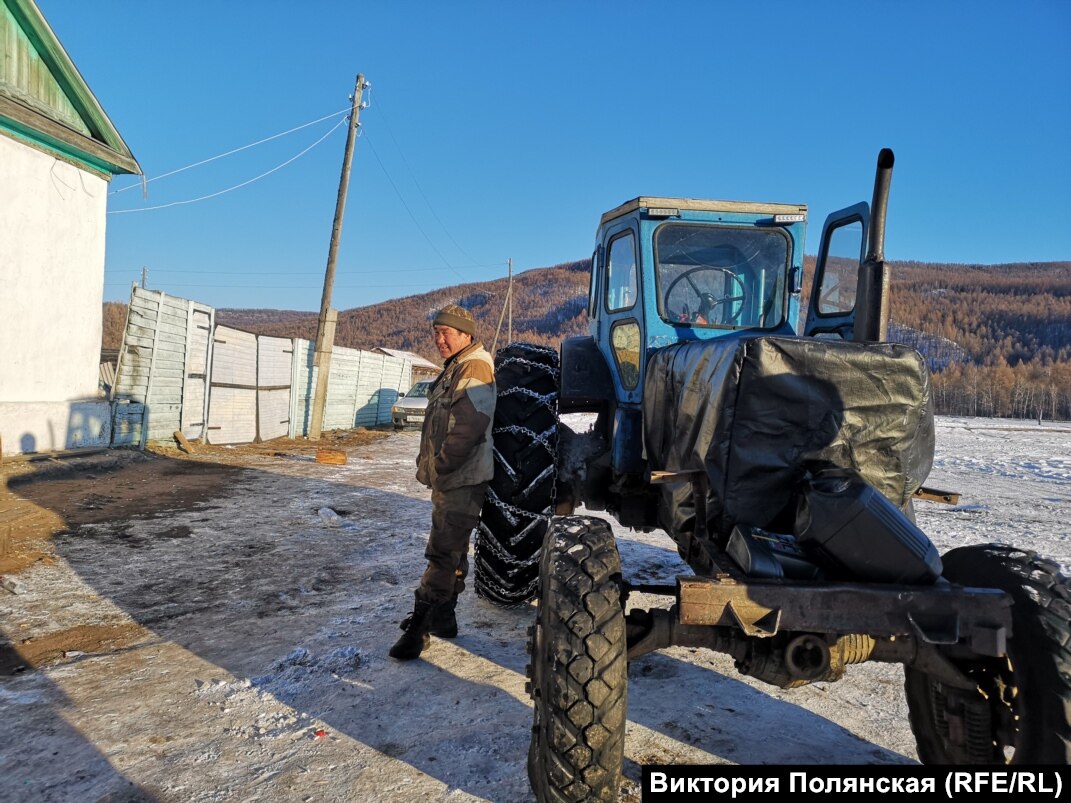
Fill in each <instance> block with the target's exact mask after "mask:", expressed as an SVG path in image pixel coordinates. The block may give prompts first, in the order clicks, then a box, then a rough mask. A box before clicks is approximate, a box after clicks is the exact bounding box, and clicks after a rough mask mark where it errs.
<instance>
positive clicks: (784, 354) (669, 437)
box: [643, 337, 934, 543]
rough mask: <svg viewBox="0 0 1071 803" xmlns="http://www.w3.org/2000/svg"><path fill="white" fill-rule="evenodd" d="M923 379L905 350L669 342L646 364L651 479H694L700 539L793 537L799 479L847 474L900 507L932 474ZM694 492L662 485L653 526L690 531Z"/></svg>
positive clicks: (781, 342) (817, 343)
mask: <svg viewBox="0 0 1071 803" xmlns="http://www.w3.org/2000/svg"><path fill="white" fill-rule="evenodd" d="M929 382H930V380H929V372H928V370H927V369H926V366H925V363H924V362H923V360H922V357H921V356H920V355H919V354H918V352H916V351H915V350H914V349H911V348H909V347H906V346H900V345H896V344H889V343H880V344H862V343H850V342H843V341H834V340H818V339H814V338H793V337H758V338H753V339H745V340H742V341H741V340H739V339H735V338H734V339H731V340H730V339H728V338H726V339H722V340H707V341H692V342H688V343H679V344H676V345H673V346H669V347H667V348H664V349H661V350H659V351H657V352H655V353H654V355H652V357H651V359H650V362H649V363H648V365H647V378H646V383H645V386H644V401H643V407H644V409H643V419H644V427H645V431H644V437H645V448H646V451H647V462H648V466H649V467H650V468H651V469H652V470H664V471H696V470H704V471H705V472H706V475H707V480H708V483H709V488H710V491H709V497H708V502H707V513H708V522H707V531H708V532H709V533H710V536H711V537H713V538H717V539H719V540H721V539H724V538H726V537H727V536H728V534H729V533H730V532H731V530H732V528H733V526H734V525H737V524H745V525H750V526H752V527H762V528H769V529H771V530H775V531H779V532H791V531H792V515H793V514H794V511H795V495H796V492H797V490H798V489H799V487H800V484H801V481H802V480H803V479H804V478H805V476H806V475H807V472H808V471H814V470H818V469H821V468H828V467H831V466H836V467H841V468H848V469H854V470H855V471H856V472H858V474H859V475H860V476H861V477H862V478H863V479H864V480H866V481H867V482H869V483H870V484H871V485H873V486H874V487H875V488H876V489H877V490H878V491H880V492H881V493H882V494H883V495H884V496H885V497H886V498H887V499H888V500H889V501H890V502H892V503H893V504H895V505H897V506H898V507H901V508H902V507H904V506H905V505H906V504H907V502H908V501H909V500H910V499H911V496H912V494H913V493H914V492H915V490H916V489H918V488H919V486H921V485H922V483H923V481H924V480H925V479H926V476H927V475H928V474H929V472H930V468H931V467H932V465H933V452H934V427H933V409H932V404H931V401H930V384H929ZM694 518H695V514H694V504H693V503H692V486H691V483H690V482H688V481H687V480H681V481H678V482H674V483H670V484H667V485H664V486H662V495H661V498H660V500H659V520H660V524H661V525H662V527H664V528H665V529H666V531H667V532H668V533H670V535H672V536H673V537H674V538H675V539H676V540H677V541H678V543H680V542H681V540H682V536H684V537H685V539H687V538H688V537H690V534H691V533H692V532H693V531H694V525H695V522H694Z"/></svg>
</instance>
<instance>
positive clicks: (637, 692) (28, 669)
mask: <svg viewBox="0 0 1071 803" xmlns="http://www.w3.org/2000/svg"><path fill="white" fill-rule="evenodd" d="M416 443H417V435H416V433H413V432H403V433H397V434H389V435H387V436H385V437H383V438H382V439H379V440H375V441H374V442H366V443H364V444H361V443H348V444H345V443H344V444H342V445H343V446H344V448H346V450H347V452H348V455H349V461H348V463H347V464H346V465H343V466H328V465H321V464H317V463H316V462H315V461H314V460H313V458H312V454H311V450H309V449H307V448H305V449H304V451H303V450H302V449H300V448H296V447H295V446H294V445H293V444H291V445H289V446H285V445H284V446H278V445H272V444H267V445H264V446H262V447H254V448H244V449H233V450H232V449H226V448H219V447H217V448H215V449H210V450H206V451H204V452H203V453H201V454H197V455H194V456H193V457H185V456H181V455H179V454H178V453H174V454H166V455H142V454H138V453H112V454H110V455H105V456H102V457H98V458H97V459H96V460H95V461H94V460H91V459H88V458H87V459H86V460H85V461H84V462H83V464H82V465H81V467H80V469H79V470H78V471H76V472H74V473H64V472H63V471H60V470H59V469H58V468H54V469H53V470H52V473H51V474H50V473H49V472H44V473H41V472H40V471H38V469H39V468H40V467H39V466H33V467H32V468H33V469H34V471H27V467H26V466H24V467H23V472H22V473H21V474H20V475H19V476H11V477H9V480H10V490H9V496H8V497H7V499H6V501H5V505H6V506H7V508H8V509H9V510H11V509H15V508H16V507H17V508H18V509H19V510H21V511H22V512H23V514H25V515H23V517H22V520H23V521H27V522H30V523H31V524H32V528H36V530H35V532H36V533H37V535H36V536H34V535H32V534H29V535H28V534H27V532H29V531H28V530H27V531H26V532H23V531H22V530H21V529H20V530H19V531H17V532H15V533H14V534H13V536H12V537H11V538H9V539H8V541H9V543H8V554H7V555H6V556H5V557H4V558H3V560H4V561H6V562H5V563H4V564H3V566H4V572H5V574H6V576H7V577H8V578H9V579H11V580H14V581H15V583H16V588H17V589H18V590H19V591H20V592H21V593H18V594H12V593H9V592H7V591H0V799H3V800H27V801H29V800H33V801H67V800H70V801H127V800H159V801H214V800H251V801H255V800H265V801H267V800H271V801H278V800H284V801H289V800H294V801H335V800H337V801H350V800H362V801H366V800H367V801H409V800H417V799H421V800H423V799H427V800H476V799H483V800H492V801H524V800H530V799H531V793H530V791H529V788H528V783H527V779H526V777H525V754H526V751H527V746H528V737H529V731H530V727H531V708H530V705H529V700H528V698H527V696H526V694H525V692H524V683H525V677H524V667H525V664H526V662H527V656H526V655H525V630H526V628H527V626H528V625H529V623H530V620H531V610H530V609H529V608H527V607H524V608H520V609H513V610H503V609H499V608H496V607H493V606H491V605H489V604H488V603H486V602H484V601H482V600H479V599H478V598H476V597H475V596H474V595H473V594H471V593H467V594H465V595H464V596H463V597H462V601H461V604H460V606H459V618H460V620H461V626H462V634H461V636H460V637H459V638H458V639H457V640H456V641H453V642H449V641H443V640H436V641H435V642H434V643H433V646H432V648H431V649H430V650H428V651H427V652H426V653H425V657H426V660H420V661H415V662H412V663H410V664H404V665H403V664H398V663H396V662H393V661H391V660H390V659H389V658H387V656H386V652H387V649H388V648H389V646H390V644H391V643H392V642H393V641H394V639H395V638H396V637H397V634H398V630H397V622H398V620H399V619H400V618H401V617H402V616H403V614H404V613H405V612H406V611H407V610H408V609H409V607H410V605H411V600H412V597H411V593H412V589H413V587H414V586H415V584H416V582H417V580H418V577H419V574H420V572H421V569H422V565H421V553H422V550H423V544H424V540H425V538H426V528H427V523H428V518H429V514H430V504H429V502H428V494H427V492H426V491H425V490H424V489H423V488H422V487H421V486H419V485H418V484H417V483H416V481H415V480H414V479H413V458H414V455H415V451H416ZM964 453H965V452H964V451H962V447H961V451H960V452H959V454H964ZM16 474H18V472H16ZM999 479H1000V478H996V479H994V480H993V482H996V481H998V480H999ZM951 481H955V480H954V478H952V480H951ZM1047 481H1049V480H1047ZM1050 486H1051V481H1050ZM1050 486H1047V488H1046V490H1045V493H1047V494H1049V496H1052V493H1053V492H1052V490H1049V489H1048V487H1050ZM1059 487H1060V491H1059V492H1060V494H1063V493H1064V491H1063V490H1062V487H1063V486H1059ZM1034 507H1035V508H1036V507H1037V506H1036V505H1035V506H1034ZM944 516H945V518H944V519H943V521H945V522H949V524H950V525H951V524H952V523H953V519H952V518H951V517H950V516H949V515H948V514H944ZM979 517H980V514H979V512H978V511H976V510H972V511H967V510H966V509H965V512H964V514H963V516H962V517H960V518H959V519H957V520H956V521H965V522H966V521H972V520H978V519H979ZM982 518H987V517H986V516H982ZM934 520H936V519H934ZM988 520H991V517H988ZM938 525H939V526H940V521H938ZM961 526H963V525H960V524H958V523H956V524H955V525H954V529H949V530H948V532H949V533H950V534H952V535H954V534H955V533H956V532H958V528H960V527H961ZM32 528H31V529H32ZM946 529H948V527H946ZM49 530H51V531H53V534H52V536H51V537H50V538H44V537H42V534H45V533H47V531H49ZM616 532H617V535H618V537H619V544H620V547H621V551H622V556H623V561H624V563H625V565H626V567H628V571H629V574H630V575H631V576H632V577H633V578H635V579H636V580H638V581H648V582H653V581H659V580H668V579H670V578H672V577H673V576H675V575H676V574H678V573H685V572H686V571H687V570H686V569H685V568H684V567H683V565H682V564H681V563H680V562H679V560H678V558H677V556H676V551H675V549H674V547H673V545H672V544H671V542H670V541H669V539H668V538H666V537H665V536H664V535H661V534H658V533H654V534H646V535H645V534H639V533H632V532H629V531H625V530H620V529H619V530H617V531H616ZM946 537H948V536H946ZM634 603H635V604H650V601H649V600H644V599H643V598H642V597H640V598H635V599H634ZM901 683H902V675H901V671H900V669H899V667H895V666H882V665H867V666H862V667H853V668H852V671H851V672H850V673H849V676H848V677H847V678H846V679H845V680H843V681H841V682H840V683H837V684H814V685H812V686H809V687H806V688H803V689H798V690H796V691H792V692H779V691H777V690H773V689H770V688H769V687H766V686H763V685H761V684H758V683H756V682H752V681H750V680H749V679H746V678H741V677H740V676H739V675H737V674H736V673H735V672H734V671H733V669H732V667H731V663H730V661H729V660H728V659H726V658H724V657H722V656H717V655H710V654H707V653H706V652H703V651H696V650H689V649H672V650H667V651H664V652H661V653H657V654H654V655H650V656H647V657H645V658H643V659H641V660H639V661H636V662H634V663H633V664H632V665H631V666H630V669H629V724H628V731H627V742H626V775H627V776H628V778H629V781H628V785H627V786H626V788H625V790H624V792H625V798H626V799H630V798H631V799H636V797H637V787H636V783H635V782H636V780H637V779H638V778H639V773H640V769H639V765H640V764H643V763H651V762H673V763H681V762H701V763H708V762H737V763H814V764H823V763H834V762H848V763H901V762H909V761H913V760H914V755H915V754H914V744H913V740H912V738H911V735H910V733H909V731H908V728H907V717H906V708H905V705H904V701H903V693H902V690H901Z"/></svg>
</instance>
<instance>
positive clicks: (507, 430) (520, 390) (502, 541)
mask: <svg viewBox="0 0 1071 803" xmlns="http://www.w3.org/2000/svg"><path fill="white" fill-rule="evenodd" d="M557 360H558V355H557V352H556V351H555V350H554V349H551V348H548V347H546V346H535V345H531V344H524V343H511V344H509V345H508V346H505V347H504V348H502V349H500V350H499V351H498V354H497V355H496V356H495V372H496V384H497V395H498V404H497V405H496V410H495V421H494V424H493V429H492V435H493V437H494V444H493V447H492V455H493V456H494V466H495V475H494V477H493V479H492V480H491V483H490V485H489V487H488V490H487V495H486V498H485V502H484V508H483V515H482V517H481V519H482V521H481V525H480V528H479V529H478V530H477V534H476V549H475V552H476V554H475V561H474V581H475V582H474V585H475V588H476V592H477V594H479V595H480V596H482V597H484V598H486V599H488V600H490V601H491V602H494V603H495V604H497V605H501V606H503V607H513V606H517V605H523V604H526V603H527V602H528V601H529V600H530V599H531V598H532V596H533V595H534V593H535V588H536V581H537V579H538V562H539V557H540V554H541V551H542V544H543V538H544V535H545V533H546V530H547V529H548V528H549V526H550V521H551V518H552V514H553V511H554V480H555V474H556V469H555V463H556V457H557V434H558V433H557V414H556V406H557V405H556V399H557V395H558V394H557V378H558V376H559V373H560V372H559V369H558V365H557ZM537 444H538V445H537Z"/></svg>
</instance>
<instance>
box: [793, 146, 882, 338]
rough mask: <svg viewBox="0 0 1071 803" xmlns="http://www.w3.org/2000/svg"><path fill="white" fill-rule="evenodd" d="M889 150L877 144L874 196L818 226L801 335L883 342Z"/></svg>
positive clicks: (836, 213)
mask: <svg viewBox="0 0 1071 803" xmlns="http://www.w3.org/2000/svg"><path fill="white" fill-rule="evenodd" d="M894 161H895V159H894V157H893V152H892V151H891V150H889V149H888V148H882V149H881V152H880V153H879V154H878V166H877V172H876V174H875V176H874V200H873V202H872V203H871V205H870V206H869V207H868V206H867V205H866V204H865V203H858V204H856V205H855V206H849V207H848V208H847V209H841V210H840V211H839V212H834V213H833V214H832V215H830V216H829V217H828V218H826V224H825V226H823V227H822V243H821V245H820V246H819V249H818V261H817V263H816V264H815V269H814V284H813V286H812V287H811V298H810V301H809V302H808V304H807V325H806V326H805V327H804V330H803V333H804V334H805V335H811V336H813V337H831V338H840V339H842V340H855V341H860V342H883V341H885V340H886V339H887V337H888V326H889V301H890V298H889V296H890V293H889V270H888V268H887V266H886V265H885V213H886V210H887V209H888V206H889V187H890V185H891V183H892V171H893V163H894Z"/></svg>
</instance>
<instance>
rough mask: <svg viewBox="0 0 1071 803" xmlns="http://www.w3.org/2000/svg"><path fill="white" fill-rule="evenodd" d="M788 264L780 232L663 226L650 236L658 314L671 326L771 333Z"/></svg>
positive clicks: (781, 306) (780, 305)
mask: <svg viewBox="0 0 1071 803" xmlns="http://www.w3.org/2000/svg"><path fill="white" fill-rule="evenodd" d="M789 258H790V253H789V240H788V237H787V236H786V235H785V233H784V232H783V231H781V230H780V229H775V228H763V229H759V228H755V227H752V226H747V227H745V226H714V225H699V224H687V223H669V224H666V225H663V226H661V227H660V228H659V229H658V231H657V232H655V272H656V280H657V283H658V312H659V314H660V315H661V316H662V318H663V319H664V320H666V321H668V322H670V323H673V324H676V325H685V326H700V327H716V328H731V329H743V328H749V327H761V328H773V327H776V326H778V325H780V323H781V321H782V319H783V318H784V303H783V298H784V291H785V281H786V278H787V276H788V267H789Z"/></svg>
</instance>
